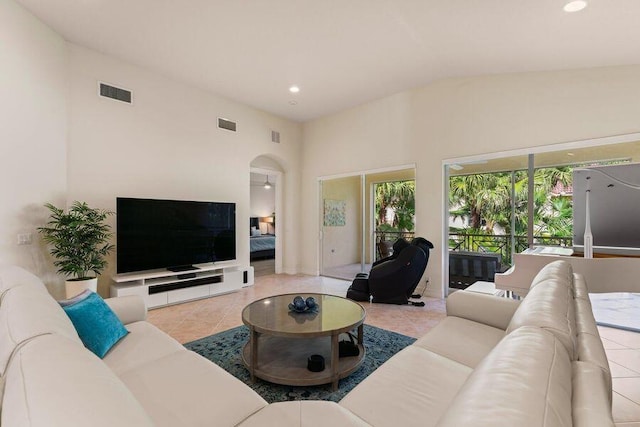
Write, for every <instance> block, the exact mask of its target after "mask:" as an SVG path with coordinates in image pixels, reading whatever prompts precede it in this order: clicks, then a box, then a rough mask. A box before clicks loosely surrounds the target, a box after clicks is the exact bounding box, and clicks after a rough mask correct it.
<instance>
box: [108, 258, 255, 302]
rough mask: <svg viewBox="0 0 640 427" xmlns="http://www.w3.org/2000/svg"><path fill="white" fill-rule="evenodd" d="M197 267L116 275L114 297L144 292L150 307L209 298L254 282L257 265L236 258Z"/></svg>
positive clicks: (112, 291) (112, 289)
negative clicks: (252, 265) (247, 264)
mask: <svg viewBox="0 0 640 427" xmlns="http://www.w3.org/2000/svg"><path fill="white" fill-rule="evenodd" d="M195 267H197V270H189V271H180V272H175V271H168V270H164V269H161V270H148V271H143V272H133V273H124V274H118V275H115V276H113V284H112V285H111V289H110V294H111V296H112V297H119V296H124V295H140V296H141V297H143V298H144V300H145V302H146V304H147V307H149V308H154V307H162V306H165V305H170V304H177V303H181V302H185V301H190V300H194V299H201V298H208V297H212V296H215V295H220V294H226V293H229V292H235V291H238V290H240V288H242V287H244V286H251V285H253V267H241V266H240V264H238V263H236V262H235V261H225V262H217V263H213V264H198V265H195Z"/></svg>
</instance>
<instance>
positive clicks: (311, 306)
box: [305, 297, 318, 310]
mask: <svg viewBox="0 0 640 427" xmlns="http://www.w3.org/2000/svg"><path fill="white" fill-rule="evenodd" d="M305 304H306V305H307V308H308V309H309V310H313V309H314V308H316V306H317V305H318V303H317V302H316V300H315V298H313V297H309V298H307V299H306V301H305Z"/></svg>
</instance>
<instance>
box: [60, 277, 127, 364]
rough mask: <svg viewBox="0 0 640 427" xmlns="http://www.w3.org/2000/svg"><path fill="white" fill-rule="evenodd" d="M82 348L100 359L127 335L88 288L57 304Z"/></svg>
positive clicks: (124, 329) (109, 310) (109, 309)
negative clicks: (75, 333) (82, 344)
mask: <svg viewBox="0 0 640 427" xmlns="http://www.w3.org/2000/svg"><path fill="white" fill-rule="evenodd" d="M60 305H61V306H62V309H63V310H64V312H65V313H66V314H67V316H69V319H71V323H73V326H74V327H75V328H76V331H77V332H78V335H79V336H80V339H81V340H82V342H83V343H84V345H85V347H87V348H88V349H89V350H91V351H92V352H93V353H94V354H95V355H96V356H98V357H99V358H101V359H102V358H103V357H104V355H105V354H107V352H108V351H109V350H111V347H113V346H114V345H115V343H117V342H118V341H120V340H121V339H122V338H123V337H124V336H125V335H127V334H128V333H129V331H127V330H126V328H125V327H124V325H123V324H122V322H121V321H120V319H118V316H116V315H115V313H114V312H113V310H111V308H109V306H108V305H107V304H106V303H105V302H104V300H103V299H102V298H101V297H100V295H98V294H96V293H95V292H92V291H90V290H89V289H87V290H85V291H84V292H82V293H80V294H79V295H76V296H75V297H73V298H71V299H68V300H64V301H60Z"/></svg>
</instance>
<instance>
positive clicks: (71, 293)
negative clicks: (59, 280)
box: [64, 277, 98, 299]
mask: <svg viewBox="0 0 640 427" xmlns="http://www.w3.org/2000/svg"><path fill="white" fill-rule="evenodd" d="M85 289H90V290H92V291H93V292H97V291H98V278H97V277H93V278H91V279H85V280H67V281H66V282H64V291H65V295H66V297H67V299H68V298H73V297H75V296H76V295H78V294H81V293H82V292H84V290H85Z"/></svg>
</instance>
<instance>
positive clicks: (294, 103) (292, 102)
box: [289, 99, 298, 105]
mask: <svg viewBox="0 0 640 427" xmlns="http://www.w3.org/2000/svg"><path fill="white" fill-rule="evenodd" d="M289 104H291V105H297V104H298V102H297V101H294V100H293V99H292V100H291V101H289Z"/></svg>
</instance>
